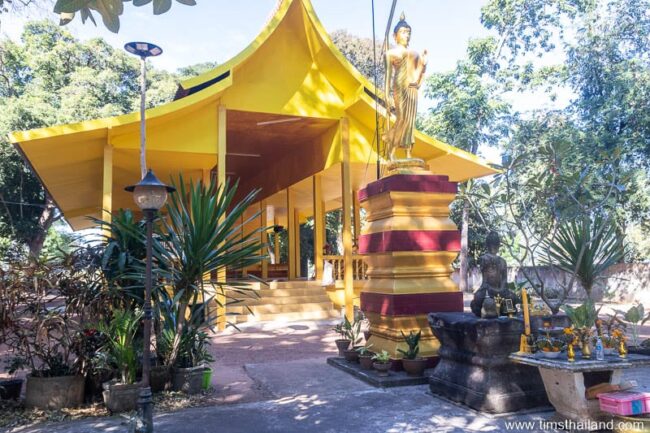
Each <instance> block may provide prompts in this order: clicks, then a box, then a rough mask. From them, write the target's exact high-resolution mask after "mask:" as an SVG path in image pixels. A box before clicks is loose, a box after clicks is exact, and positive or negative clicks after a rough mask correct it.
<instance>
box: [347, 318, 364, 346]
mask: <svg viewBox="0 0 650 433" xmlns="http://www.w3.org/2000/svg"><path fill="white" fill-rule="evenodd" d="M361 323H362V321H361V320H359V319H358V318H357V317H355V318H354V321H353V322H350V320H348V317H347V316H345V319H344V321H343V329H345V336H346V338H347V339H348V340H350V344H351V345H352V347H354V346H356V345H357V344H358V343H360V342H361Z"/></svg>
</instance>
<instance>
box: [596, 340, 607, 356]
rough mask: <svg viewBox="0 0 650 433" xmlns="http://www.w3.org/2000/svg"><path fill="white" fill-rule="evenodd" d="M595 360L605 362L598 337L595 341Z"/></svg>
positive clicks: (601, 344)
mask: <svg viewBox="0 0 650 433" xmlns="http://www.w3.org/2000/svg"><path fill="white" fill-rule="evenodd" d="M596 360H598V361H603V360H605V350H604V349H603V342H602V340H601V339H600V337H598V340H596Z"/></svg>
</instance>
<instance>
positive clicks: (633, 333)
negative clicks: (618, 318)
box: [615, 304, 650, 356]
mask: <svg viewBox="0 0 650 433" xmlns="http://www.w3.org/2000/svg"><path fill="white" fill-rule="evenodd" d="M615 311H616V314H621V315H622V316H623V320H622V322H624V323H622V324H623V326H624V327H625V329H626V330H627V329H629V332H627V334H628V337H629V342H630V343H629V345H628V347H627V350H628V353H636V354H638V355H649V356H650V340H645V341H641V339H640V338H639V328H640V327H641V326H643V325H644V324H645V323H646V322H647V321H650V313H648V314H647V315H645V311H644V309H643V304H637V305H634V306H632V307H630V308H629V309H628V310H627V311H621V310H615Z"/></svg>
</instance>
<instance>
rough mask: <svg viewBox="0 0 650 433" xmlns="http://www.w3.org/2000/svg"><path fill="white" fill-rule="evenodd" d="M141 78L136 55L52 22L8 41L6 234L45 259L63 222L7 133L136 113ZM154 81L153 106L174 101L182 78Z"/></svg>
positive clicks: (1, 178) (2, 219) (0, 196)
mask: <svg viewBox="0 0 650 433" xmlns="http://www.w3.org/2000/svg"><path fill="white" fill-rule="evenodd" d="M138 75H139V66H138V62H137V60H136V59H134V58H131V56H127V55H126V54H125V53H123V52H121V51H116V50H114V49H113V48H112V47H111V46H110V45H108V44H107V43H106V42H104V41H103V40H100V39H93V40H90V41H87V42H80V41H79V40H77V39H75V38H74V37H72V35H70V34H69V33H68V32H67V31H65V30H63V29H61V28H59V27H57V26H56V25H54V24H52V23H49V22H47V21H46V22H34V23H29V24H28V25H26V26H25V29H24V31H23V34H22V37H21V42H20V43H16V42H13V41H11V40H9V39H4V40H2V41H0V96H1V97H0V185H1V186H0V236H5V237H9V238H11V239H13V240H15V241H16V242H19V243H21V244H25V245H27V246H28V247H29V249H30V251H31V253H32V254H33V255H38V253H39V252H40V250H41V248H42V245H43V241H44V240H45V236H46V234H47V232H48V230H49V228H50V226H51V225H52V223H53V222H54V221H56V220H57V219H59V218H60V217H61V215H60V212H59V211H58V210H57V209H56V207H55V205H54V202H53V201H52V199H51V198H50V197H49V196H48V195H47V194H46V192H45V190H44V189H43V187H42V185H41V183H40V182H39V180H38V179H37V178H36V177H35V176H34V174H33V173H32V171H31V170H30V169H29V168H28V167H27V166H26V165H25V163H24V161H23V159H22V158H21V157H20V155H19V154H18V153H17V152H16V150H15V149H14V148H13V146H11V144H10V143H9V142H8V141H7V134H8V133H9V132H11V131H16V130H26V129H32V128H39V127H44V126H50V125H56V124H63V123H71V122H77V121H82V120H86V119H92V118H97V117H106V116H112V115H117V114H123V113H126V112H131V111H134V109H135V107H137V103H138V95H139V89H138V80H137V77H138ZM149 80H150V84H152V85H151V86H150V87H149V90H148V93H149V95H148V102H149V104H150V106H153V105H157V104H160V103H161V102H164V101H168V100H170V99H171V97H172V96H173V94H174V91H175V88H176V82H175V77H174V75H172V74H169V73H166V72H159V71H152V72H151V73H150V74H149Z"/></svg>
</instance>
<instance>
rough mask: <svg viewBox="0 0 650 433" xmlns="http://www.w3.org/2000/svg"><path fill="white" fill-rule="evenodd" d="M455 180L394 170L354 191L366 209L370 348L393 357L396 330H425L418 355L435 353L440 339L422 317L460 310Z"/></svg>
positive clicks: (400, 342) (364, 299)
mask: <svg viewBox="0 0 650 433" xmlns="http://www.w3.org/2000/svg"><path fill="white" fill-rule="evenodd" d="M456 192H457V185H456V183H454V182H449V180H448V177H447V176H436V175H433V174H431V173H430V172H428V171H427V170H424V169H423V170H417V171H411V172H410V173H409V171H408V170H403V171H397V174H393V175H389V176H388V177H385V178H382V179H379V180H377V181H375V182H372V183H370V184H368V185H367V186H366V187H365V188H364V189H362V190H361V191H359V201H360V202H361V205H362V206H363V207H364V208H365V210H366V218H367V222H368V224H366V227H365V230H364V231H363V233H362V234H361V236H360V237H359V253H361V254H365V255H366V258H365V260H366V262H367V264H368V270H367V275H368V278H369V279H368V280H367V281H366V284H365V285H364V287H363V289H362V291H361V310H362V311H363V312H364V314H365V315H366V317H367V318H368V320H369V322H370V333H371V336H370V339H369V341H368V344H372V348H371V350H372V351H373V352H381V351H382V350H386V351H387V352H388V353H390V355H391V357H392V358H394V359H399V358H401V357H402V355H401V354H400V353H399V352H398V351H397V349H398V348H399V349H403V350H405V349H406V348H407V345H406V343H405V342H404V339H403V337H402V334H401V331H404V333H405V334H407V335H408V333H409V331H411V330H413V331H415V332H417V331H418V330H422V337H421V340H420V356H422V357H427V358H429V357H434V356H436V355H437V352H438V348H439V343H438V341H437V339H436V338H435V337H434V335H433V333H432V332H431V328H430V327H429V323H428V321H427V315H428V314H429V313H432V312H442V311H463V295H462V293H461V292H460V290H459V289H458V286H457V285H456V284H455V283H454V282H453V281H452V280H451V273H452V271H453V269H452V266H451V264H452V262H453V261H454V259H455V258H456V256H457V255H458V251H460V232H459V231H458V228H457V227H456V225H455V224H454V223H453V222H452V221H451V220H450V219H449V204H450V203H451V202H452V200H454V198H455V196H456Z"/></svg>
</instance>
